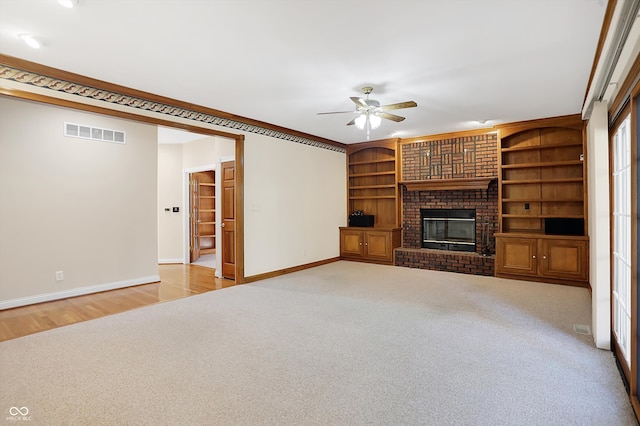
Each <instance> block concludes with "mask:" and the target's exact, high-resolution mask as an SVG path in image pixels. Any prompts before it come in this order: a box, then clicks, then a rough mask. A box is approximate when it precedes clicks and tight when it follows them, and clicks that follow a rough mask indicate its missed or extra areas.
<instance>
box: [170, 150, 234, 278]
mask: <svg viewBox="0 0 640 426" xmlns="http://www.w3.org/2000/svg"><path fill="white" fill-rule="evenodd" d="M235 158H236V157H235V155H228V156H225V157H220V158H218V159H217V160H216V163H215V164H213V165H212V164H207V165H203V166H195V167H189V168H186V169H182V205H183V206H184V207H183V210H184V214H183V215H182V230H183V231H182V232H183V234H182V235H183V236H184V238H183V241H182V243H183V246H182V263H183V264H185V265H189V264H190V263H191V262H190V251H191V250H190V243H191V241H190V240H191V232H190V226H189V225H190V223H189V214H191V200H190V193H189V192H190V189H189V175H190V174H191V173H197V172H207V171H211V170H213V173H214V174H215V177H216V194H220V193H221V190H222V188H221V187H220V185H221V183H222V182H221V177H220V165H221V163H224V162H225V161H235ZM215 206H216V272H215V276H216V278H222V258H221V257H220V256H217V252H218V248H222V236H221V235H220V222H221V214H222V210H221V207H222V197H219V196H217V195H216V204H215ZM237 272H238V271H236V273H237Z"/></svg>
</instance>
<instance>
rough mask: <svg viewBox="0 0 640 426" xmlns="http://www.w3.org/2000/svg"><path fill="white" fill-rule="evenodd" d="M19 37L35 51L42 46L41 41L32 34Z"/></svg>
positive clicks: (19, 35)
mask: <svg viewBox="0 0 640 426" xmlns="http://www.w3.org/2000/svg"><path fill="white" fill-rule="evenodd" d="M18 37H19V38H20V40H22V41H24V42H25V43H27V46H29V47H31V48H33V49H39V48H40V46H42V43H40V41H39V40H38V39H37V38H35V37H34V36H32V35H31V34H18Z"/></svg>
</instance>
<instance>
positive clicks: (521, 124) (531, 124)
mask: <svg viewBox="0 0 640 426" xmlns="http://www.w3.org/2000/svg"><path fill="white" fill-rule="evenodd" d="M584 126H585V122H583V121H582V116H581V115H580V114H572V115H564V116H559V117H549V118H541V119H536V120H526V121H518V122H515V123H507V124H500V125H496V126H495V128H496V129H497V130H498V138H499V139H502V138H506V137H508V136H511V135H515V134H516V133H520V132H522V131H525V130H531V129H541V128H544V127H565V128H570V129H576V130H582V129H583V128H584Z"/></svg>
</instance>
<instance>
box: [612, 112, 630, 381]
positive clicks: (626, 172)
mask: <svg viewBox="0 0 640 426" xmlns="http://www.w3.org/2000/svg"><path fill="white" fill-rule="evenodd" d="M612 154H613V158H612V160H613V161H612V183H613V191H612V193H613V200H612V202H613V203H612V204H613V205H612V207H613V209H612V210H613V211H612V214H613V246H612V248H613V264H612V269H613V283H612V284H613V285H612V295H613V332H614V337H615V340H616V342H617V344H618V347H619V349H620V352H621V353H622V355H623V357H624V360H625V361H626V363H627V366H628V367H629V368H630V367H631V116H630V115H629V116H627V117H626V118H625V119H624V120H623V121H622V123H621V124H620V126H619V127H618V129H617V131H616V133H615V135H614V137H613V149H612Z"/></svg>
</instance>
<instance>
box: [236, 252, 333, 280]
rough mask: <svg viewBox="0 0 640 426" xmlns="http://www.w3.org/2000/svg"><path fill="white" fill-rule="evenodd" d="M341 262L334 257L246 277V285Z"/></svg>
mask: <svg viewBox="0 0 640 426" xmlns="http://www.w3.org/2000/svg"><path fill="white" fill-rule="evenodd" d="M338 260H340V257H332V258H330V259H325V260H319V261H317V262H311V263H306V264H304V265H299V266H292V267H290V268H284V269H280V270H278V271H273V272H265V273H264V274H258V275H251V276H249V277H244V284H247V283H252V282H255V281H260V280H266V279H267V278H273V277H279V276H280V275H286V274H290V273H292V272H298V271H302V270H305V269H309V268H315V267H316V266H321V265H326V264H328V263H333V262H337V261H338Z"/></svg>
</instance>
